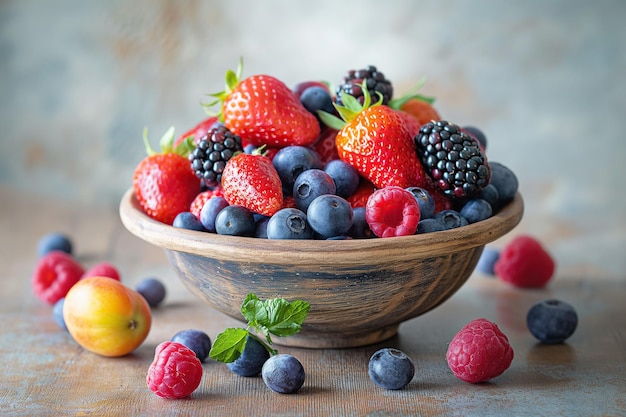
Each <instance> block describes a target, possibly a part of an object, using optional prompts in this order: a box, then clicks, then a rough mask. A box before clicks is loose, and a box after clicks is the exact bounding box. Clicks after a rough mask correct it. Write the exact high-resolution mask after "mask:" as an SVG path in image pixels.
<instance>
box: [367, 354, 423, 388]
mask: <svg viewBox="0 0 626 417" xmlns="http://www.w3.org/2000/svg"><path fill="white" fill-rule="evenodd" d="M367 373H368V374H369V377H370V379H371V380H372V382H374V383H375V384H376V385H378V386H379V387H381V388H385V389H401V388H404V387H405V386H407V385H408V384H409V382H411V380H412V379H413V377H414V376H415V365H413V361H412V360H411V358H410V357H409V356H407V355H406V354H405V353H404V352H402V351H401V350H398V349H394V348H383V349H380V350H377V351H376V352H374V354H373V355H372V357H371V358H370V360H369V363H368V365H367Z"/></svg>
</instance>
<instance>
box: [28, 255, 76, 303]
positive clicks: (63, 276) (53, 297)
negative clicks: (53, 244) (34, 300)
mask: <svg viewBox="0 0 626 417" xmlns="http://www.w3.org/2000/svg"><path fill="white" fill-rule="evenodd" d="M83 272H84V269H83V267H82V266H81V265H80V264H79V263H78V262H77V261H76V260H75V259H74V258H73V257H72V256H71V255H69V254H67V253H65V252H62V251H58V250H55V251H52V252H48V253H47V254H46V255H44V256H43V257H41V258H40V259H39V262H38V263H37V266H36V267H35V272H34V273H33V279H32V285H33V291H34V292H35V294H36V295H37V297H39V298H40V299H41V300H43V301H45V302H46V303H48V304H50V305H52V304H55V303H56V302H57V301H59V300H60V299H61V298H63V297H65V295H66V294H67V292H68V291H69V290H70V288H72V286H73V285H74V284H76V283H77V282H78V280H80V278H81V276H82V275H83Z"/></svg>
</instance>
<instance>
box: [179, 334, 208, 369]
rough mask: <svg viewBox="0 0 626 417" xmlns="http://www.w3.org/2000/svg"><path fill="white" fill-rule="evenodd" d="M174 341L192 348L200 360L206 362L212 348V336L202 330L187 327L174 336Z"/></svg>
mask: <svg viewBox="0 0 626 417" xmlns="http://www.w3.org/2000/svg"><path fill="white" fill-rule="evenodd" d="M171 341H172V342H178V343H180V344H183V345H185V346H187V347H188V348H189V349H191V350H192V351H193V352H194V353H195V354H196V357H197V358H198V359H199V360H200V362H204V361H205V359H206V358H208V357H209V351H210V350H211V338H210V337H209V335H208V334H206V333H205V332H203V331H202V330H196V329H187V330H181V331H179V332H178V333H176V334H175V335H174V336H172V340H171Z"/></svg>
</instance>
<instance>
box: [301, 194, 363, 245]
mask: <svg viewBox="0 0 626 417" xmlns="http://www.w3.org/2000/svg"><path fill="white" fill-rule="evenodd" d="M353 216H354V213H353V211H352V206H351V205H350V203H348V201H346V200H345V199H344V198H341V197H339V196H338V195H334V194H324V195H321V196H319V197H317V198H316V199H315V200H313V201H312V202H311V204H310V205H309V209H308V210H307V212H306V217H307V220H308V222H309V224H310V225H311V228H312V229H313V230H314V231H315V232H317V233H318V234H319V235H321V236H322V237H324V238H329V237H331V236H340V235H343V234H344V233H347V232H348V230H350V227H352V219H353Z"/></svg>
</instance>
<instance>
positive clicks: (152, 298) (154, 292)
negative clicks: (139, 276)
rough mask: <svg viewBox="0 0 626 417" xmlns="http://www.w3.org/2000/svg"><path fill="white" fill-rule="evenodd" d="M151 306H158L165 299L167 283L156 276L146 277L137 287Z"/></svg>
mask: <svg viewBox="0 0 626 417" xmlns="http://www.w3.org/2000/svg"><path fill="white" fill-rule="evenodd" d="M135 289H136V290H137V292H138V293H139V294H141V295H142V296H143V298H145V299H146V301H147V302H148V305H149V306H150V307H157V306H158V305H159V304H161V302H162V301H163V300H164V299H165V294H166V290H165V285H163V283H162V282H161V281H160V280H158V279H156V278H146V279H144V280H142V281H141V282H139V284H137V286H136V287H135Z"/></svg>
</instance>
